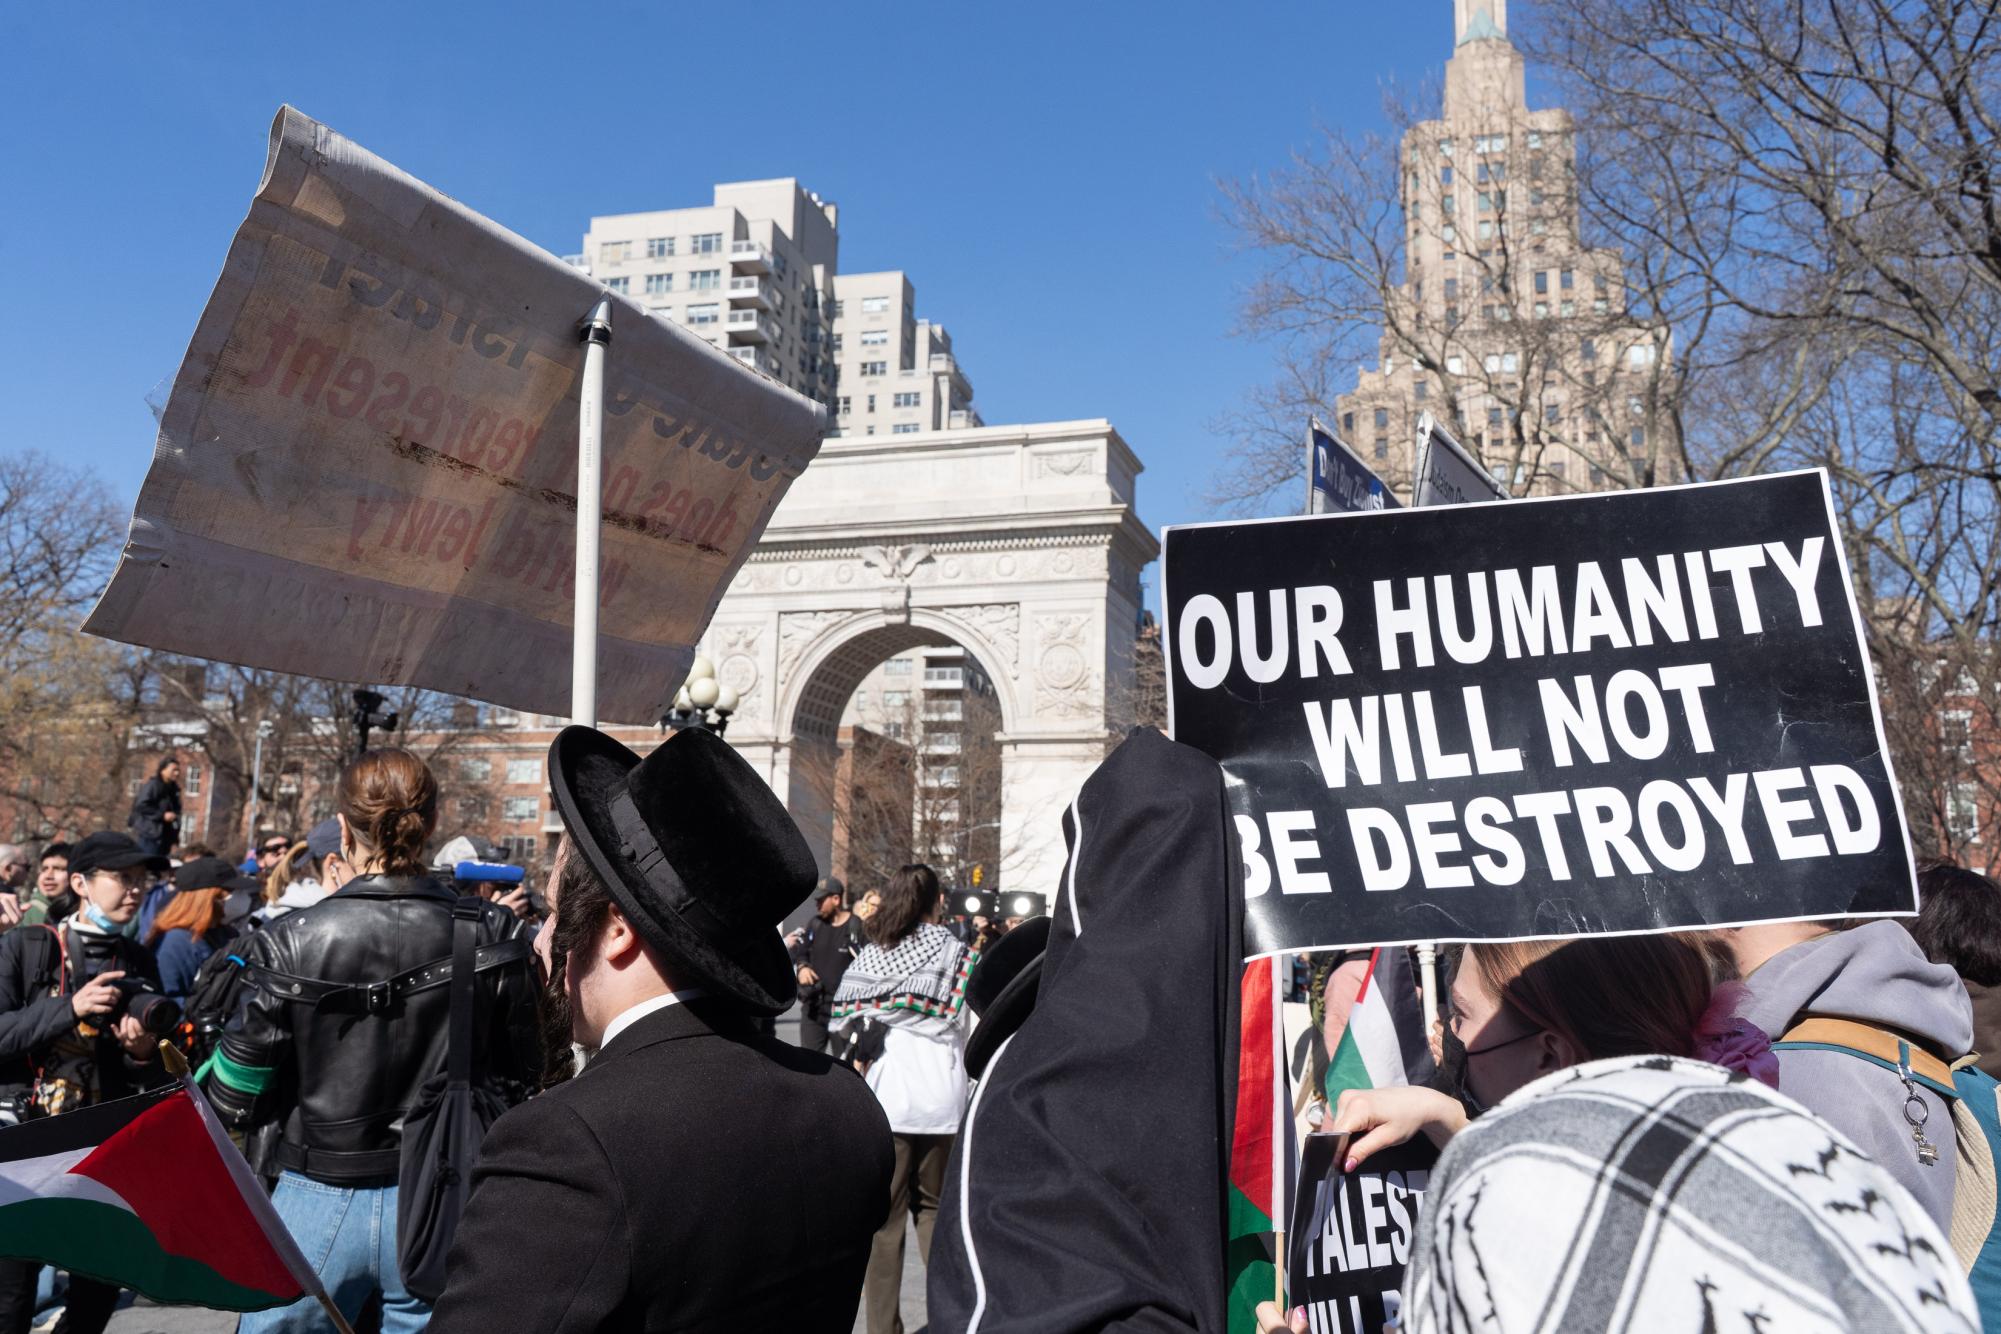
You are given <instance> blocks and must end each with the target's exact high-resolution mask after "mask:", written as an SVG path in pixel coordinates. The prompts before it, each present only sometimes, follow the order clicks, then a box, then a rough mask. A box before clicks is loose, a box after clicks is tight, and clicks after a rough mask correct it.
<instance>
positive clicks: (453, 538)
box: [438, 509, 472, 561]
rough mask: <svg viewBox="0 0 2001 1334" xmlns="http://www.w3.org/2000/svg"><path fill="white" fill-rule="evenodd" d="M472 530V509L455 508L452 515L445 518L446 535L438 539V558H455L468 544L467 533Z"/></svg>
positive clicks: (446, 559)
mask: <svg viewBox="0 0 2001 1334" xmlns="http://www.w3.org/2000/svg"><path fill="white" fill-rule="evenodd" d="M471 531H472V511H471V510H469V509H454V510H453V511H452V516H451V517H450V518H449V519H446V520H445V535H444V536H443V537H441V538H439V539H438V559H439V560H445V561H448V560H453V559H455V558H457V556H458V554H459V550H460V549H461V548H462V547H464V546H465V544H466V534H468V533H470V532H471Z"/></svg>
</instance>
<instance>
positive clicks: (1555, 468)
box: [1549, 459, 1563, 482]
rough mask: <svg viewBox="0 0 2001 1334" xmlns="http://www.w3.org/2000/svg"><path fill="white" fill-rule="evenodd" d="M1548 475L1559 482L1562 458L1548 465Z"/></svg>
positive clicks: (1561, 473) (1561, 476) (1560, 479)
mask: <svg viewBox="0 0 2001 1334" xmlns="http://www.w3.org/2000/svg"><path fill="white" fill-rule="evenodd" d="M1549 475H1550V476H1551V477H1554V478H1555V479H1556V480H1557V481H1559V482H1560V481H1562V480H1563V460H1561V459H1558V460H1557V461H1556V462H1555V463H1552V464H1550V465H1549Z"/></svg>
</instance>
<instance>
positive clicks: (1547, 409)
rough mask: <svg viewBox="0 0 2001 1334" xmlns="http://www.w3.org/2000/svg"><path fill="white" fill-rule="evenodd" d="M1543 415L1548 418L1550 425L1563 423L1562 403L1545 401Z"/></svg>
mask: <svg viewBox="0 0 2001 1334" xmlns="http://www.w3.org/2000/svg"><path fill="white" fill-rule="evenodd" d="M1543 415H1544V416H1545V417H1547V418H1548V419H1549V424H1550V425H1551V426H1561V425H1562V424H1563V404H1561V403H1555V402H1552V403H1545V404H1544V405H1543Z"/></svg>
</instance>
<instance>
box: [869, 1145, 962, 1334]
mask: <svg viewBox="0 0 2001 1334" xmlns="http://www.w3.org/2000/svg"><path fill="white" fill-rule="evenodd" d="M890 1138H891V1139H892V1140H893V1141H894V1142H895V1144H896V1170H895V1172H894V1173H893V1174H892V1175H891V1177H890V1179H889V1217H888V1218H886V1219H884V1220H883V1224H882V1226H881V1227H880V1228H878V1229H876V1234H875V1242H874V1244H873V1245H872V1246H871V1247H870V1248H869V1257H868V1278H867V1279H866V1281H864V1282H863V1284H862V1306H863V1309H865V1310H866V1311H867V1312H868V1334H903V1311H902V1307H901V1306H900V1304H899V1303H900V1299H901V1296H902V1292H903V1224H904V1220H905V1219H906V1218H909V1217H911V1216H912V1215H914V1216H915V1221H916V1224H917V1253H918V1255H919V1256H921V1257H922V1258H923V1260H924V1262H925V1263H926V1264H927V1265H928V1264H929V1263H930V1262H931V1225H932V1224H933V1223H935V1222H936V1221H937V1219H938V1196H939V1195H940V1193H941V1192H943V1191H944V1189H945V1160H946V1159H947V1158H949V1157H950V1156H951V1153H952V1140H953V1139H954V1138H955V1137H954V1136H951V1135H892V1136H891V1137H890Z"/></svg>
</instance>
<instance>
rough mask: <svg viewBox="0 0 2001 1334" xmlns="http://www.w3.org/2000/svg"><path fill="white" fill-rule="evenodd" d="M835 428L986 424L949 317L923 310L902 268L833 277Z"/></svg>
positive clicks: (907, 429) (862, 431) (879, 431)
mask: <svg viewBox="0 0 2001 1334" xmlns="http://www.w3.org/2000/svg"><path fill="white" fill-rule="evenodd" d="M833 352H834V361H835V364H836V365H837V366H838V367H839V369H838V371H837V372H836V377H835V378H836V381H837V387H836V391H835V392H836V402H835V410H834V419H833V423H832V430H833V434H835V435H912V434H915V433H916V432H919V431H950V430H959V429H964V428H967V427H973V426H980V425H982V424H983V423H982V422H981V421H980V414H979V413H978V411H976V410H975V409H974V407H973V382H972V381H971V380H969V379H967V378H966V373H965V371H963V370H961V369H960V367H959V361H958V358H957V357H955V356H953V355H952V335H951V334H949V333H947V332H945V328H944V326H943V325H938V324H933V323H931V322H930V321H929V320H920V319H918V318H917V293H916V290H915V289H914V288H913V287H911V285H910V279H908V278H907V277H905V276H904V275H903V273H902V271H901V270H890V271H889V272H886V273H843V274H840V275H838V276H836V277H835V279H834V348H833Z"/></svg>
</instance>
